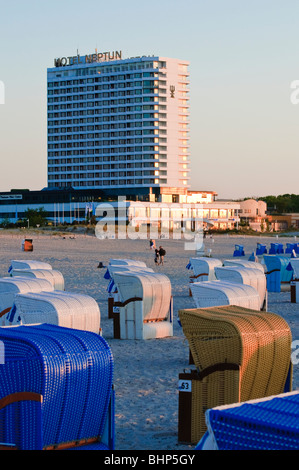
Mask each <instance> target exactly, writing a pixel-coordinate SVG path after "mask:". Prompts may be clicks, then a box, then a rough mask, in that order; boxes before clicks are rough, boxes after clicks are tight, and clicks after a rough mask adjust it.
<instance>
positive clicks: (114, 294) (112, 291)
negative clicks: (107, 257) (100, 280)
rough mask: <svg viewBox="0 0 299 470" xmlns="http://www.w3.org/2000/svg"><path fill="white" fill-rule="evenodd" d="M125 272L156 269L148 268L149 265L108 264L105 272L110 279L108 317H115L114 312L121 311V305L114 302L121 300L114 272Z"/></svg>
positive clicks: (105, 275) (107, 278) (105, 277)
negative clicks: (118, 305)
mask: <svg viewBox="0 0 299 470" xmlns="http://www.w3.org/2000/svg"><path fill="white" fill-rule="evenodd" d="M115 271H117V272H124V271H133V272H142V271H145V272H151V273H153V272H154V270H153V269H152V268H148V267H147V266H146V267H144V266H133V265H109V266H107V270H106V272H105V274H104V279H106V280H109V284H108V286H107V292H108V318H114V313H117V314H118V313H119V307H116V306H115V305H114V304H115V302H118V301H119V294H118V291H117V287H116V285H115V282H114V279H113V274H114V272H115Z"/></svg>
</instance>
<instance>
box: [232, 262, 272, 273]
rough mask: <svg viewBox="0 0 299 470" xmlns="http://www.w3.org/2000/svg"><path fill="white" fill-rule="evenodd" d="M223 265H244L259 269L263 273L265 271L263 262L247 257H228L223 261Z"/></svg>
mask: <svg viewBox="0 0 299 470" xmlns="http://www.w3.org/2000/svg"><path fill="white" fill-rule="evenodd" d="M223 266H244V268H249V269H250V268H252V269H259V270H260V271H262V272H263V273H264V272H265V267H264V265H263V264H261V263H259V262H255V261H249V260H248V261H247V260H245V259H226V260H224V261H223Z"/></svg>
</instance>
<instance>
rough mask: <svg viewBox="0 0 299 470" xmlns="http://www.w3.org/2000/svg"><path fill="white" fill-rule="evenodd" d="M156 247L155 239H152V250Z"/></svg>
mask: <svg viewBox="0 0 299 470" xmlns="http://www.w3.org/2000/svg"><path fill="white" fill-rule="evenodd" d="M155 249H156V242H155V240H152V239H150V250H155Z"/></svg>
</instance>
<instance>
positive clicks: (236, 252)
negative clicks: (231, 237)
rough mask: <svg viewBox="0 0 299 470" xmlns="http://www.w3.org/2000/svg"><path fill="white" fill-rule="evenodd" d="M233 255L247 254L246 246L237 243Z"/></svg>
mask: <svg viewBox="0 0 299 470" xmlns="http://www.w3.org/2000/svg"><path fill="white" fill-rule="evenodd" d="M233 256H245V252H244V246H243V245H235V250H234V253H233Z"/></svg>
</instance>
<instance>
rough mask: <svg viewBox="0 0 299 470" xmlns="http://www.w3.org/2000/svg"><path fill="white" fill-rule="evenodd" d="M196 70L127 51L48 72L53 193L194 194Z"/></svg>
mask: <svg viewBox="0 0 299 470" xmlns="http://www.w3.org/2000/svg"><path fill="white" fill-rule="evenodd" d="M188 66H189V64H188V62H186V61H183V60H178V59H169V58H164V57H156V56H143V57H134V58H128V59H123V58H122V53H121V52H120V51H115V52H109V53H108V52H105V53H104V52H102V53H98V52H97V51H96V52H95V53H94V54H89V55H85V56H80V55H76V56H74V57H63V58H59V59H55V60H54V67H52V68H49V69H48V72H47V85H48V187H49V188H67V187H72V188H74V189H84V190H88V189H103V190H105V192H107V194H120V195H121V194H132V195H133V194H136V195H138V194H144V195H145V194H149V193H150V192H152V191H153V192H157V191H158V192H159V193H160V192H162V193H163V192H165V193H167V192H168V194H171V193H172V194H174V193H177V194H182V191H184V192H186V191H187V190H188V188H189V171H190V170H189V72H188Z"/></svg>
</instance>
